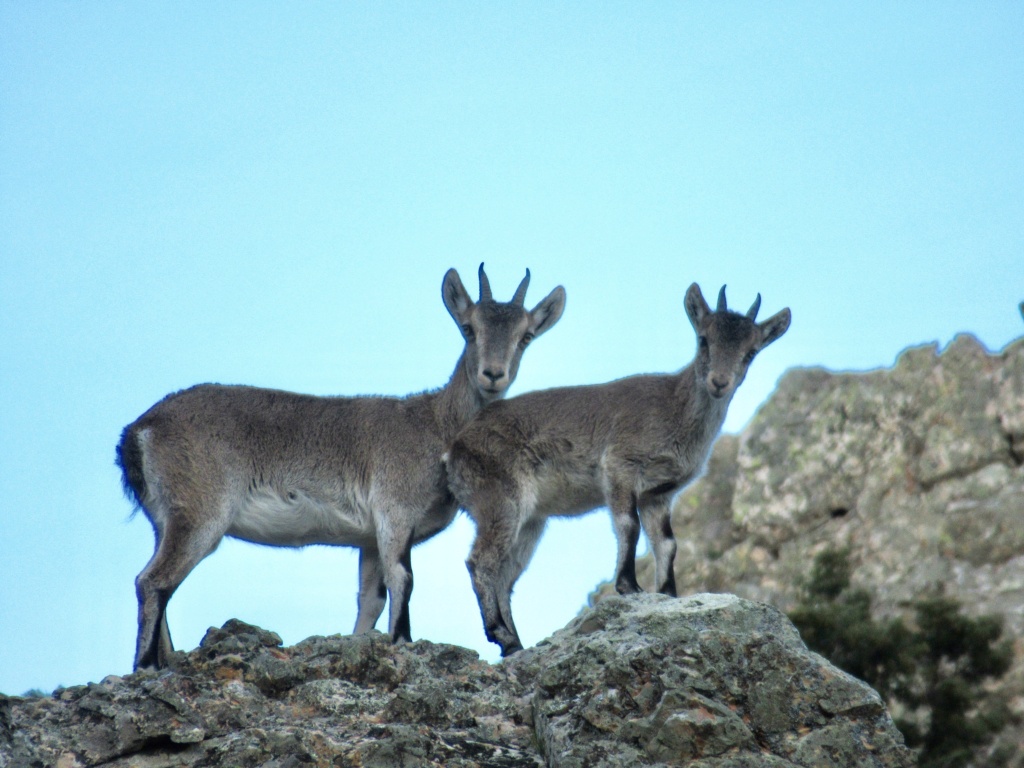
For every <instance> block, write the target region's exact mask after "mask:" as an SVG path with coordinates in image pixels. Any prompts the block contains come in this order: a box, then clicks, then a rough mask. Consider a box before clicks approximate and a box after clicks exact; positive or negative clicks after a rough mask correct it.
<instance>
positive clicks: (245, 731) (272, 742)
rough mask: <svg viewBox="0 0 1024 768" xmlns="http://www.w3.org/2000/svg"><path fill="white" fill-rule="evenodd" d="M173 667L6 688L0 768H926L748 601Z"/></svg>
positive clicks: (222, 656)
mask: <svg viewBox="0 0 1024 768" xmlns="http://www.w3.org/2000/svg"><path fill="white" fill-rule="evenodd" d="M172 662H173V667H172V669H170V670H168V671H165V672H162V673H159V674H157V673H152V672H140V673H137V674H134V675H127V676H125V677H123V678H117V677H110V678H107V679H106V680H105V681H104V682H102V683H90V684H89V685H83V686H77V687H74V688H67V689H60V690H58V691H56V692H55V693H54V695H53V696H52V697H50V698H28V699H22V698H8V697H0V768H15V767H17V768H29V767H35V766H38V767H39V768H42V767H43V766H47V767H48V766H58V767H59V768H77V767H80V766H93V765H103V766H110V767H112V768H128V767H129V766H131V768H158V767H159V768H164V767H165V766H166V767H169V766H178V767H181V766H194V767H195V768H198V767H199V766H264V768H286V767H291V766H490V767H492V768H513V767H514V766H542V765H549V766H609V767H611V766H626V765H691V766H699V767H700V768H747V767H749V768H753V767H754V766H758V767H761V766H764V767H772V768H789V767H790V766H805V767H806V768H811V767H812V766H813V767H814V768H829V767H830V766H879V767H881V766H909V765H911V764H912V760H911V755H910V753H909V752H908V751H907V750H906V749H905V748H904V747H903V746H902V741H901V739H900V737H899V734H898V732H897V731H896V729H895V728H894V726H893V725H892V722H891V720H890V719H889V716H888V714H887V713H886V711H885V708H884V706H883V704H882V702H881V700H880V699H879V697H878V695H877V694H876V693H875V692H874V691H872V690H871V689H870V688H868V687H867V686H865V685H864V684H863V683H860V682H858V681H856V680H854V679H853V678H851V677H849V676H848V675H845V674H844V673H842V672H840V671H838V670H836V669H835V668H834V667H832V666H830V665H829V664H828V663H827V662H825V661H824V660H823V659H822V658H821V657H819V656H817V655H816V654H813V653H810V652H808V651H807V650H806V648H804V646H803V644H802V643H801V642H800V639H799V637H798V635H797V633H796V630H795V629H794V628H793V627H792V625H791V624H790V623H789V622H788V621H787V620H786V618H785V617H784V616H783V615H782V614H780V613H779V612H778V611H777V610H775V609H774V608H771V607H769V606H766V605H762V604H757V603H752V602H748V601H745V600H741V599H739V598H736V597H733V596H722V595H699V596H695V597H693V598H689V599H670V598H666V597H663V596H658V595H641V596H634V597H631V598H628V599H626V598H615V599H611V600H607V601H605V602H604V603H602V604H601V605H600V606H599V607H597V608H596V609H594V610H592V611H588V612H586V613H585V614H584V615H582V616H581V617H579V618H578V619H576V620H575V621H573V622H572V623H571V624H570V625H569V626H568V627H566V628H565V629H564V630H562V631H560V632H558V633H557V634H555V635H554V636H553V637H551V638H550V639H548V640H546V641H544V642H543V643H541V644H540V645H538V646H537V647H535V648H532V649H529V650H527V651H524V652H522V653H520V654H518V655H516V656H514V657H512V658H510V659H509V660H507V661H505V662H504V663H502V664H499V665H494V666H492V665H490V664H486V663H484V662H481V661H480V660H479V659H478V657H477V656H476V654H475V653H474V652H472V651H469V650H467V649H465V648H459V647H455V646H450V645H435V644H433V643H429V642H426V641H420V642H417V643H413V644H410V645H402V646H393V645H391V643H390V642H389V641H388V640H387V638H386V637H384V636H383V635H380V634H376V633H374V634H370V635H362V636H359V637H352V636H337V635H336V636H333V637H312V638H309V639H308V640H305V641H303V642H301V643H299V644H297V645H295V646H293V647H290V648H282V647H281V646H280V639H279V638H278V637H277V635H275V634H273V633H271V632H266V631H264V630H261V629H259V628H257V627H252V626H249V625H247V624H244V623H242V622H239V621H231V622H228V623H227V624H225V625H224V627H223V628H221V629H211V630H210V631H209V632H208V633H207V635H206V637H205V638H204V640H203V642H202V644H201V645H200V647H199V648H197V649H196V650H194V651H192V652H191V653H188V654H183V653H179V654H175V655H174V657H173V659H172Z"/></svg>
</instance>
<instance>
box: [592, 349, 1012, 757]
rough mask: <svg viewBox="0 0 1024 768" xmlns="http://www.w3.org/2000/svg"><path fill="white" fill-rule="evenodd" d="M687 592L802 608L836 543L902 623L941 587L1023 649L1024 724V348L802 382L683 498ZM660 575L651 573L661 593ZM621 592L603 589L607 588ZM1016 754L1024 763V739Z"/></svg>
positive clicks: (857, 579)
mask: <svg viewBox="0 0 1024 768" xmlns="http://www.w3.org/2000/svg"><path fill="white" fill-rule="evenodd" d="M672 524H673V528H674V530H675V532H676V539H677V542H678V545H679V554H678V557H677V560H676V583H677V584H678V586H679V591H680V594H687V593H695V592H705V591H712V592H717V591H725V592H734V593H736V594H738V595H741V596H743V597H746V598H750V599H754V600H761V601H765V602H770V603H772V604H774V605H776V606H778V607H780V608H782V609H783V610H789V609H790V608H791V607H792V606H793V605H794V603H795V600H796V598H797V591H798V587H799V584H800V578H801V577H802V576H803V574H805V573H806V572H807V570H808V567H809V564H810V562H811V560H812V559H813V557H814V555H815V554H817V553H818V552H820V551H821V550H822V549H824V548H826V547H829V546H847V547H850V549H851V564H852V565H853V567H854V573H853V581H854V586H858V587H866V588H868V589H869V590H871V591H872V592H873V593H874V594H875V595H876V605H877V606H878V609H879V612H880V613H882V614H885V615H893V614H897V613H900V612H902V611H904V610H906V605H907V603H908V602H909V601H911V600H913V599H914V598H915V597H918V596H920V595H922V594H924V593H929V592H933V591H934V590H936V589H938V588H942V589H944V590H945V593H946V594H947V595H948V596H950V597H954V598H957V599H959V600H961V601H962V602H963V604H964V605H965V607H966V610H967V611H968V612H970V613H972V614H975V615H977V614H986V613H998V614H1003V615H1004V616H1005V618H1006V622H1007V629H1008V631H1009V632H1011V633H1013V634H1014V635H1015V636H1016V637H1017V638H1018V641H1017V647H1016V651H1017V661H1016V663H1015V666H1014V668H1013V669H1012V670H1011V672H1010V673H1009V675H1008V676H1007V678H1006V679H1005V682H1004V683H1003V684H1002V690H1003V691H1004V692H1008V693H1010V694H1011V695H1012V696H1013V702H1012V703H1013V706H1014V707H1015V708H1016V710H1017V712H1018V713H1020V714H1024V641H1022V640H1020V638H1024V339H1020V340H1018V341H1016V342H1014V343H1012V344H1010V345H1009V346H1007V348H1006V349H1004V350H1003V351H1002V352H1000V353H998V354H991V353H989V352H988V351H986V350H985V349H984V347H983V346H982V345H981V344H980V343H979V342H978V341H977V340H976V339H974V338H973V337H971V336H959V337H957V338H956V339H955V340H954V341H953V342H952V343H951V344H950V345H949V346H948V347H947V348H946V349H945V350H944V351H943V352H942V353H941V354H940V353H939V350H938V348H937V346H935V345H929V346H925V347H919V348H914V349H909V350H907V351H905V352H904V353H903V354H902V355H901V356H900V357H899V359H898V360H897V361H896V364H895V366H894V367H893V368H892V369H887V370H878V371H871V372H867V373H831V372H828V371H825V370H822V369H805V370H794V371H790V372H788V373H787V374H786V375H785V376H784V377H783V379H782V380H781V381H780V383H779V386H778V388H777V390H776V392H775V393H774V394H773V395H772V397H771V398H770V399H769V400H768V401H767V402H766V403H765V404H764V405H763V406H762V407H761V409H760V410H759V411H758V413H757V415H756V416H755V417H754V419H753V420H752V421H751V423H750V424H749V426H748V427H747V428H746V430H744V432H743V433H742V434H741V435H739V436H738V437H735V436H723V438H722V439H721V440H719V442H718V444H717V445H716V446H715V450H714V452H713V455H712V458H711V461H710V463H709V467H708V471H707V473H706V475H705V477H704V478H702V479H701V480H699V481H697V482H696V483H694V485H693V486H691V487H690V488H689V489H687V490H686V491H685V492H684V493H683V494H681V496H680V498H679V499H677V501H676V505H675V508H674V510H673V521H672ZM652 567H653V564H652V563H651V562H649V561H643V562H641V564H640V565H639V567H638V571H639V578H640V581H641V583H642V584H645V585H646V586H647V587H648V588H650V583H651V581H652V580H653V573H652V572H651V571H652ZM607 591H608V589H607V587H606V588H604V592H607ZM1003 741H1004V743H1005V744H1008V745H1010V746H1012V747H1013V748H1014V749H1015V750H1016V751H1017V755H1016V757H1015V758H1014V762H1013V763H1012V764H1013V765H1014V766H1017V767H1018V768H1019V766H1024V751H1022V750H1021V749H1020V748H1019V745H1020V744H1024V731H1015V732H1012V733H1007V734H1006V735H1005V737H1004V740H1003Z"/></svg>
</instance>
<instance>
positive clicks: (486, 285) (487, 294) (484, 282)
mask: <svg viewBox="0 0 1024 768" xmlns="http://www.w3.org/2000/svg"><path fill="white" fill-rule="evenodd" d="M479 275H480V301H491V283H490V281H489V280H488V279H487V275H486V274H484V263H483V262H482V261H481V262H480V270H479Z"/></svg>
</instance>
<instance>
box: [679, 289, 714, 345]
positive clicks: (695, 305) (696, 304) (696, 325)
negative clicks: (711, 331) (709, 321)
mask: <svg viewBox="0 0 1024 768" xmlns="http://www.w3.org/2000/svg"><path fill="white" fill-rule="evenodd" d="M683 306H685V307H686V316H687V317H688V318H690V325H692V326H693V330H695V331H697V332H698V333H699V332H700V328H701V325H702V324H703V323H704V318H705V317H707V316H708V315H709V314H711V307H709V306H708V303H707V302H706V301H704V294H702V293H701V292H700V286H699V285H697V284H696V283H694V284H693V285H691V286H690V287H689V288H687V289H686V298H685V299H683Z"/></svg>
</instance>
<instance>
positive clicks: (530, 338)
mask: <svg viewBox="0 0 1024 768" xmlns="http://www.w3.org/2000/svg"><path fill="white" fill-rule="evenodd" d="M531 341H533V334H532V333H525V334H523V340H522V341H520V342H519V343H520V344H522V345H523V346H524V347H525V346H526V345H527V344H529V343H530V342H531Z"/></svg>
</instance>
